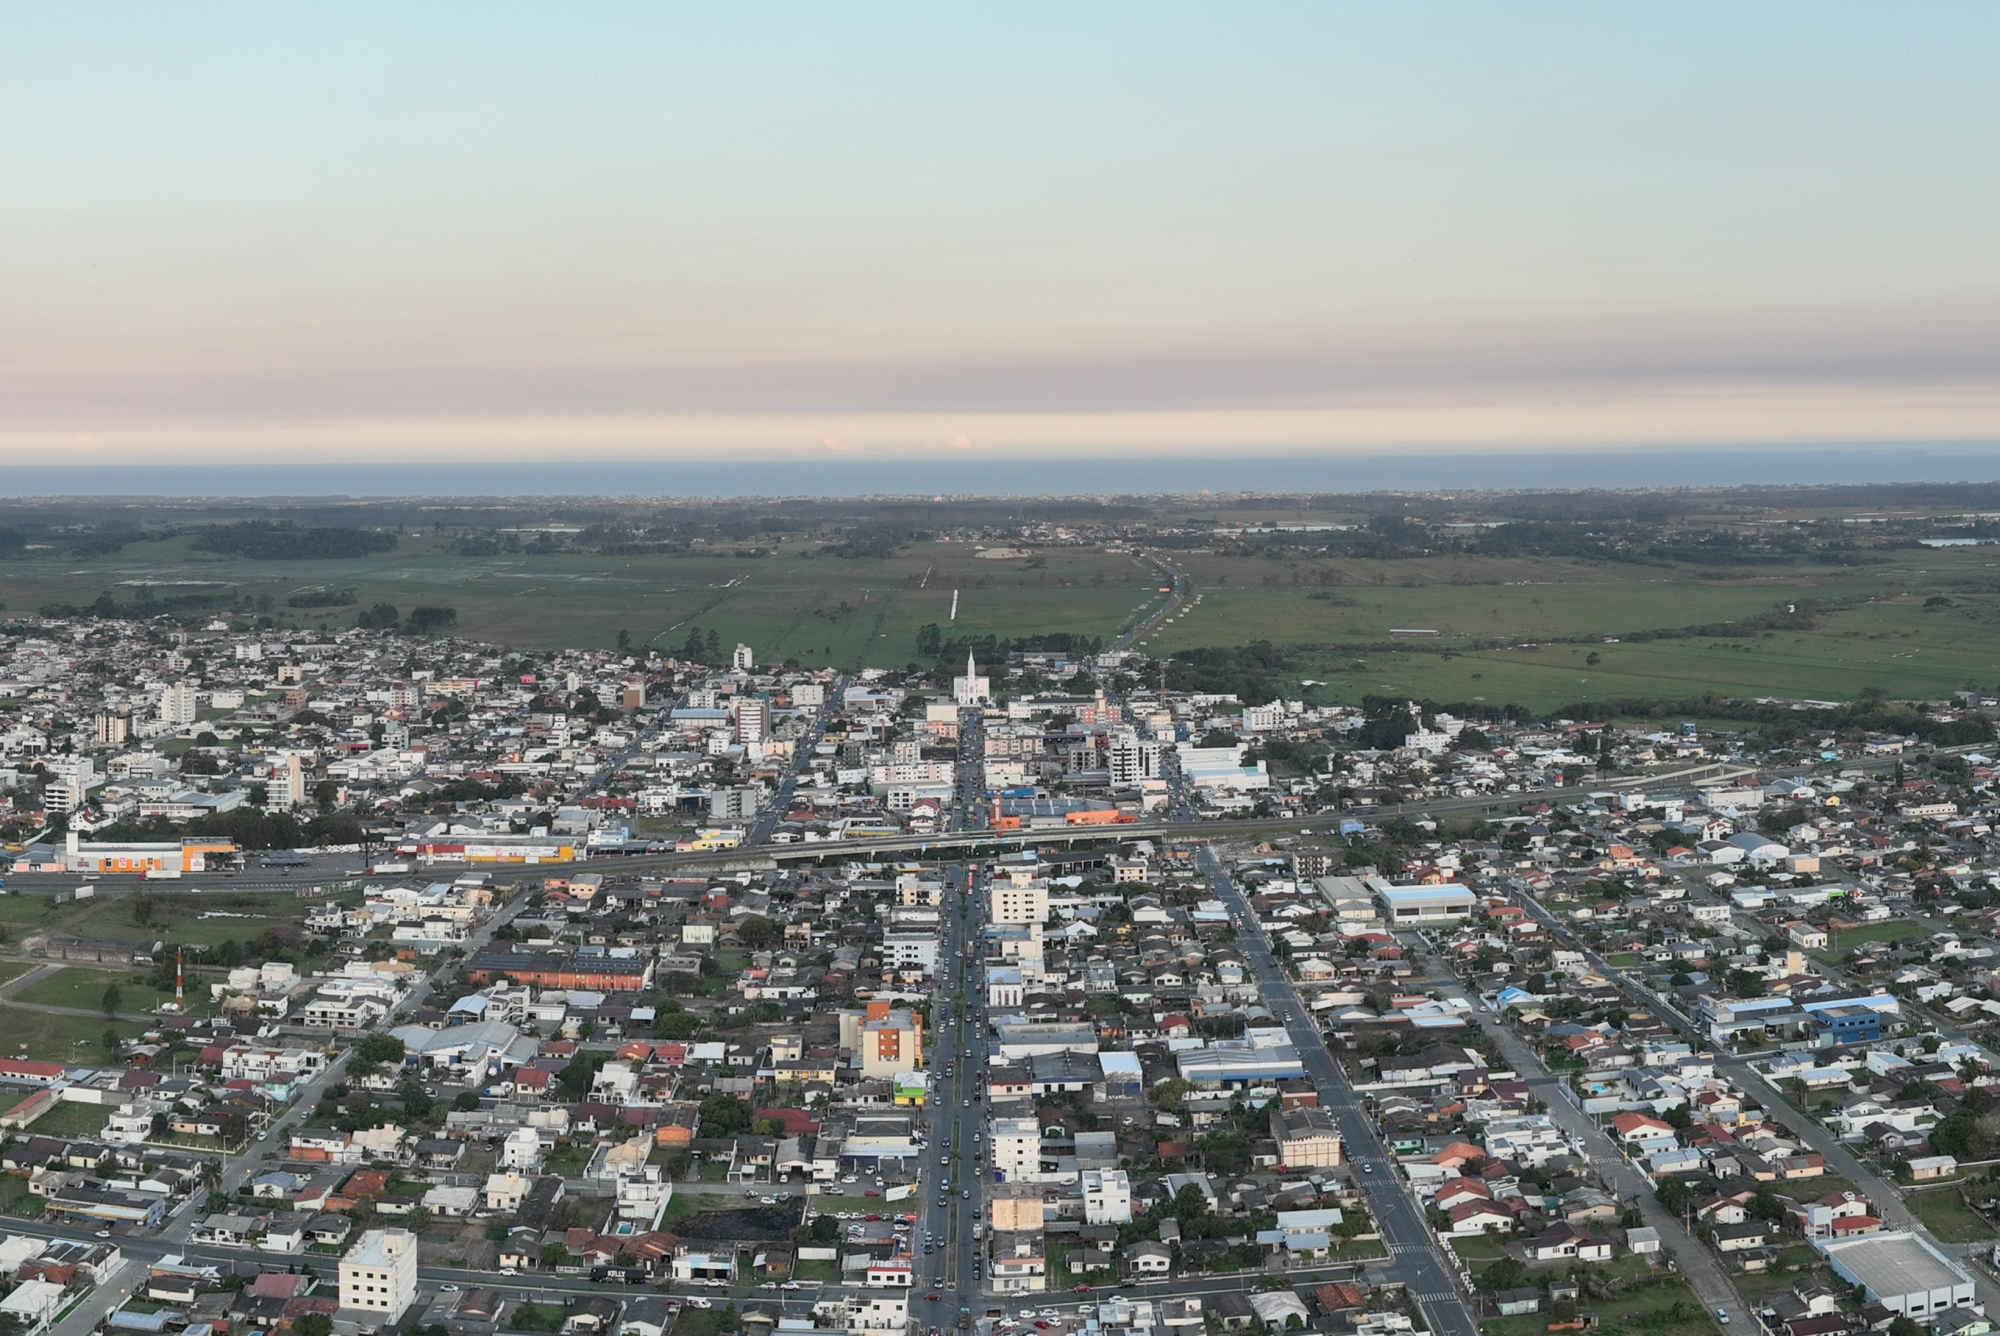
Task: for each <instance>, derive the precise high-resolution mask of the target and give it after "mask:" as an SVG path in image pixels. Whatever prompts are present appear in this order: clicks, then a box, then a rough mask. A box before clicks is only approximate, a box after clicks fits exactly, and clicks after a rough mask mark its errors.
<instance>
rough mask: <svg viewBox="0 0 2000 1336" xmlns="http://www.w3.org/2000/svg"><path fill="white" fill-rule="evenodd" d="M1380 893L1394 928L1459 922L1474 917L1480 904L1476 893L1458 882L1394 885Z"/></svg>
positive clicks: (1383, 907) (1384, 908) (1385, 912)
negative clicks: (1475, 906) (1475, 895)
mask: <svg viewBox="0 0 2000 1336" xmlns="http://www.w3.org/2000/svg"><path fill="white" fill-rule="evenodd" d="M1376 894H1377V895H1378V896H1380V897H1381V900H1382V909H1383V912H1384V914H1385V915H1386V916H1387V917H1388V920H1389V925H1390V926H1391V927H1402V926H1405V925H1408V926H1417V925H1421V924H1426V923H1458V922H1461V921H1463V920H1464V919H1467V918H1470V917H1471V916H1472V910H1473V906H1474V905H1476V904H1477V903H1478V901H1477V899H1476V898H1475V897H1474V896H1473V894H1472V892H1471V891H1469V890H1467V889H1466V888H1465V887H1463V886H1459V885H1456V884H1454V883H1450V882H1447V883H1444V884H1442V885H1438V886H1390V887H1387V888H1385V889H1382V890H1380V891H1377V892H1376Z"/></svg>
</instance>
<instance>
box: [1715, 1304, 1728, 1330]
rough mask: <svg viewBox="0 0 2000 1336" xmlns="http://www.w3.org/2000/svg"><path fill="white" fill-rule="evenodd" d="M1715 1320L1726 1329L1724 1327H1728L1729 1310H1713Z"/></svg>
mask: <svg viewBox="0 0 2000 1336" xmlns="http://www.w3.org/2000/svg"><path fill="white" fill-rule="evenodd" d="M1715 1320H1716V1321H1717V1322H1720V1323H1721V1324H1722V1325H1723V1326H1725V1327H1726V1326H1728V1325H1729V1310H1728V1309H1727V1308H1718V1309H1716V1310H1715Z"/></svg>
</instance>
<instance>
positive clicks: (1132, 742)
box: [1107, 734, 1160, 784]
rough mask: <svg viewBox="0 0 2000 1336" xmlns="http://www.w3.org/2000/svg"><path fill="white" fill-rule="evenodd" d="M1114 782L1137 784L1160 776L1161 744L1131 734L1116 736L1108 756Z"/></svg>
mask: <svg viewBox="0 0 2000 1336" xmlns="http://www.w3.org/2000/svg"><path fill="white" fill-rule="evenodd" d="M1107 765H1108V766H1109V768H1110V770H1111V782H1112V783H1113V784H1137V783H1138V782H1139V781H1141V780H1145V779H1158V778H1159V777H1160V744H1159V743H1157V742H1155V741H1153V740H1152V739H1151V738H1140V737H1136V736H1133V735H1131V734H1125V735H1123V736H1120V737H1117V738H1114V739H1113V740H1112V743H1111V751H1110V754H1109V756H1108V758H1107Z"/></svg>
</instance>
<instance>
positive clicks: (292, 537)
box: [188, 520, 396, 561]
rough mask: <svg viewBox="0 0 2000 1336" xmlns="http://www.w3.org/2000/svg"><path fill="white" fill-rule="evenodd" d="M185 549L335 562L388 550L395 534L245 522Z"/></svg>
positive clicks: (220, 528) (212, 531) (222, 527)
mask: <svg viewBox="0 0 2000 1336" xmlns="http://www.w3.org/2000/svg"><path fill="white" fill-rule="evenodd" d="M188 546H190V547H192V548H195V549H196V550H197V551H201V552H220V553H222V554H223V555H225V556H231V557H249V558H252V559H254V560H258V561H337V560H342V559H345V558H352V557H365V556H369V555H371V554H373V553H376V552H388V551H391V550H392V549H394V548H395V546H396V535H395V534H392V533H384V532H382V531H380V530H378V529H335V528H314V529H301V528H299V527H298V526H296V525H294V524H292V523H290V522H288V521H284V520H244V521H243V522H241V523H240V524H218V525H214V526H212V527H210V528H208V529H205V530H203V531H202V534H201V536H200V537H198V538H196V539H195V540H194V541H193V542H192V543H190V544H189V545H188Z"/></svg>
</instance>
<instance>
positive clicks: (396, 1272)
mask: <svg viewBox="0 0 2000 1336" xmlns="http://www.w3.org/2000/svg"><path fill="white" fill-rule="evenodd" d="M416 1297H417V1236H416V1235H415V1234H412V1233H411V1232H410V1231H409V1230H407V1229H371V1230H369V1231H367V1232H366V1233H364V1234H363V1235H362V1236H361V1237H360V1238H359V1239H356V1240H355V1242H354V1246H353V1247H352V1248H349V1249H348V1250H347V1256H345V1257H343V1258H341V1259H340V1306H341V1307H342V1308H351V1309H356V1310H358V1311H360V1312H364V1313H369V1314H380V1315H381V1318H382V1325H383V1326H388V1325H389V1324H391V1323H394V1322H399V1321H401V1320H402V1317H403V1314H404V1312H405V1311H407V1310H408V1309H409V1306H410V1305H411V1304H412V1303H413V1302H415V1300H416Z"/></svg>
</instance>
